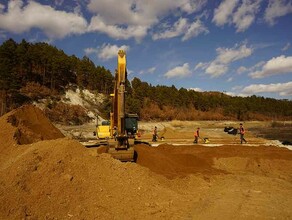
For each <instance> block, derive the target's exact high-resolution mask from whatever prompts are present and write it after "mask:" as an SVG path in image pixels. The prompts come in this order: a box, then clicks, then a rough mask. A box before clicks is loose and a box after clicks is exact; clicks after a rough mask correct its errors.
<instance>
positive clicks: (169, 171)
mask: <svg viewBox="0 0 292 220" xmlns="http://www.w3.org/2000/svg"><path fill="white" fill-rule="evenodd" d="M175 148H177V147H174V146H172V145H167V144H163V145H159V146H158V147H157V148H150V147H148V146H146V145H137V146H135V151H136V152H137V155H138V156H137V163H138V164H140V165H141V166H145V167H148V168H149V169H150V170H152V171H153V172H156V173H158V174H161V175H164V176H166V177H167V178H170V179H173V178H177V177H185V176H187V175H189V174H191V173H193V174H194V173H201V174H208V175H212V174H220V173H226V172H225V171H224V170H219V169H216V168H213V167H212V165H213V163H212V159H213V158H210V157H208V158H202V157H200V156H198V155H197V154H195V153H193V154H191V153H184V152H183V151H182V150H184V147H183V146H181V147H179V148H178V149H177V150H174V149H175Z"/></svg>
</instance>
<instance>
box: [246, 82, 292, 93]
mask: <svg viewBox="0 0 292 220" xmlns="http://www.w3.org/2000/svg"><path fill="white" fill-rule="evenodd" d="M242 93H244V94H248V95H252V94H257V93H278V94H279V95H280V96H291V95H292V82H287V83H272V84H253V85H250V86H247V87H245V88H243V89H242Z"/></svg>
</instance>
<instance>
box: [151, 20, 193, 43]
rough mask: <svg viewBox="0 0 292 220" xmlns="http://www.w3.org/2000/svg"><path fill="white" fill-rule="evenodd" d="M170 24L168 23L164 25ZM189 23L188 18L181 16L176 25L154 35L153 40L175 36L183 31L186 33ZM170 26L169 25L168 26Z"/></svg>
mask: <svg viewBox="0 0 292 220" xmlns="http://www.w3.org/2000/svg"><path fill="white" fill-rule="evenodd" d="M163 26H168V25H163ZM188 26H189V24H188V20H187V19H186V18H180V19H179V20H178V21H176V22H175V23H174V25H173V26H172V27H171V28H169V29H168V30H165V31H164V32H160V33H157V34H154V35H153V37H152V38H153V40H158V39H167V38H173V37H177V36H179V35H181V34H182V33H185V32H186V31H187V28H188ZM168 27H169V26H168Z"/></svg>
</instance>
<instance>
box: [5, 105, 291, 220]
mask: <svg viewBox="0 0 292 220" xmlns="http://www.w3.org/2000/svg"><path fill="white" fill-rule="evenodd" d="M267 123H268V122H245V123H244V125H245V127H246V129H247V132H246V139H247V141H248V143H247V144H240V140H239V136H238V135H230V134H227V133H226V132H224V127H226V126H233V127H238V126H239V125H238V124H239V122H227V121H224V122H220V121H216V122H215V121H204V122H203V121H202V122H181V121H172V122H159V123H157V122H140V126H139V128H140V132H141V134H142V136H141V137H140V139H141V140H143V141H147V142H149V143H150V144H151V146H148V145H143V144H141V145H137V146H135V151H136V152H137V155H138V157H137V161H136V163H129V162H128V163H124V162H121V161H119V160H116V159H113V158H112V157H111V156H110V155H109V154H106V153H102V152H103V146H101V147H90V148H88V147H84V146H83V145H82V144H81V143H80V142H79V141H78V139H77V137H80V138H81V139H82V140H88V139H93V138H94V137H93V136H92V132H93V131H92V129H94V125H87V126H69V127H68V126H67V127H65V126H59V125H57V126H56V127H57V128H58V129H57V128H56V127H55V126H53V124H52V123H51V122H50V121H49V120H48V119H47V118H46V117H45V116H44V115H43V113H42V111H41V110H39V109H37V108H36V107H34V106H23V107H21V108H19V109H17V110H14V111H12V112H10V113H8V114H6V115H4V116H2V117H1V118H0V204H1V206H0V219H151V220H153V219H291V218H292V209H291V207H292V152H291V150H290V149H288V147H287V146H283V145H281V144H279V142H276V141H271V140H266V139H263V138H258V137H256V136H255V135H254V134H253V133H252V132H251V131H249V128H251V127H256V126H258V127H260V126H263V127H264V126H267ZM154 126H157V127H158V131H159V133H158V135H159V138H158V141H157V142H152V129H153V128H154ZM197 127H200V128H201V137H202V138H208V140H209V143H204V141H203V139H199V143H198V144H193V140H194V138H193V133H194V131H195V129H196V128H197Z"/></svg>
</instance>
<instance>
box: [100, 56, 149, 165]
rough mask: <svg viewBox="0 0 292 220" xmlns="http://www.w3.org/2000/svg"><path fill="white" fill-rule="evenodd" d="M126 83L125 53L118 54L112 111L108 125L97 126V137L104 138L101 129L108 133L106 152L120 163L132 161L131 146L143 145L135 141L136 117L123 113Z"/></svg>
mask: <svg viewBox="0 0 292 220" xmlns="http://www.w3.org/2000/svg"><path fill="white" fill-rule="evenodd" d="M126 83H127V68H126V53H125V51H123V50H119V52H118V62H117V69H116V73H115V85H114V93H113V94H111V97H112V110H111V113H110V121H109V124H107V125H106V124H105V125H101V126H97V137H99V136H103V137H104V136H106V135H102V134H98V132H101V131H102V129H103V130H106V132H104V133H108V137H107V139H108V140H107V143H108V144H107V152H108V153H110V154H111V155H112V156H113V157H114V158H116V159H119V160H121V161H134V160H135V155H134V148H133V145H134V144H137V143H144V142H141V141H139V140H136V135H137V131H138V115H137V114H127V113H126V112H125V93H126Z"/></svg>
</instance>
